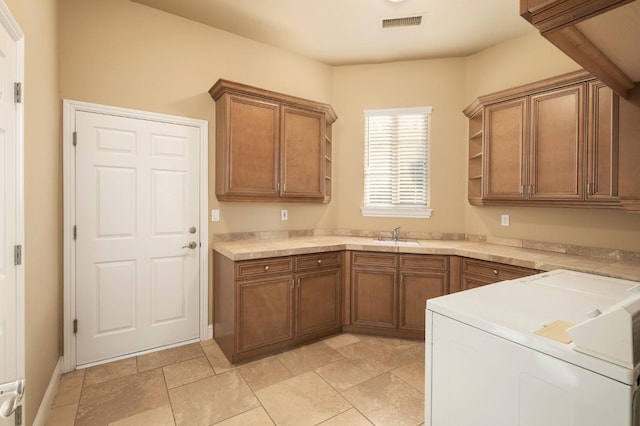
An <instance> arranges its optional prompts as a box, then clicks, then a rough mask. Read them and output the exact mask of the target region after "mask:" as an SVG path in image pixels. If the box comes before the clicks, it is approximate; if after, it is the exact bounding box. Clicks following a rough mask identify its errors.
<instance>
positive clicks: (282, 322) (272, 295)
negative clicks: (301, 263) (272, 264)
mask: <svg viewBox="0 0 640 426" xmlns="http://www.w3.org/2000/svg"><path fill="white" fill-rule="evenodd" d="M236 288H237V290H236V291H237V300H238V313H237V321H238V346H237V352H239V353H240V352H244V351H248V350H251V349H256V348H260V347H263V346H265V345H271V344H275V343H280V342H284V341H287V340H289V339H291V338H293V297H292V296H293V294H292V292H291V275H285V276H280V277H275V278H266V279H258V280H251V281H244V282H239V283H238V284H237V287H236Z"/></svg>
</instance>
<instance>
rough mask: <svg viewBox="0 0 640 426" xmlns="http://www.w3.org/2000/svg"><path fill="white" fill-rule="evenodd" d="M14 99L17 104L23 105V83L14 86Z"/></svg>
mask: <svg viewBox="0 0 640 426" xmlns="http://www.w3.org/2000/svg"><path fill="white" fill-rule="evenodd" d="M13 98H14V100H15V102H16V103H17V104H21V103H22V83H14V84H13Z"/></svg>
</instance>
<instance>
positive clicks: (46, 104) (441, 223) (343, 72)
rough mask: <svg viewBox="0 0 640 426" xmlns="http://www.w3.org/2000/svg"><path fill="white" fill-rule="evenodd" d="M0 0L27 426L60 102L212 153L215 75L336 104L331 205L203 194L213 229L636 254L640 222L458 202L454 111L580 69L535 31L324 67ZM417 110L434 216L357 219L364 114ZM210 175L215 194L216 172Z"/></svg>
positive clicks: (31, 2) (148, 23)
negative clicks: (500, 239)
mask: <svg viewBox="0 0 640 426" xmlns="http://www.w3.org/2000/svg"><path fill="white" fill-rule="evenodd" d="M5 1H6V2H7V4H8V6H9V8H10V9H11V11H12V12H13V14H14V16H15V17H16V19H17V20H18V22H19V24H20V26H21V27H22V30H23V31H24V32H25V34H26V80H25V83H26V89H25V93H26V99H25V127H26V132H25V166H26V172H25V181H26V188H25V196H26V210H27V212H26V245H25V249H26V267H25V269H26V286H27V295H26V296H27V325H26V326H27V383H28V389H29V390H28V393H27V395H28V396H27V404H28V405H27V419H26V423H27V424H30V423H31V422H32V420H33V416H34V415H35V411H36V410H37V408H38V406H39V404H40V401H41V399H42V396H43V394H44V391H45V389H46V386H47V383H48V381H49V379H50V378H51V374H52V372H53V369H54V367H55V363H56V360H57V358H58V356H59V353H60V349H59V341H60V334H61V327H60V324H59V322H60V318H61V305H62V301H61V297H60V294H61V286H62V284H61V281H62V279H61V264H62V261H61V258H62V251H61V240H62V238H61V223H62V214H61V191H62V184H61V178H60V176H61V167H62V164H61V154H60V152H61V150H60V99H61V98H67V99H74V100H80V101H86V102H94V103H102V104H108V105H115V106H120V107H128V108H137V109H143V110H150V111H157V112H162V113H167V114H175V115H182V116H188V117H193V118H199V119H205V120H208V121H209V124H210V134H209V137H210V145H211V146H212V145H213V143H214V140H215V139H214V131H215V122H214V102H213V100H212V99H211V98H210V97H209V95H208V93H207V90H208V89H209V88H210V87H211V86H212V85H213V84H214V83H215V81H216V80H217V79H218V78H226V79H230V80H235V81H239V82H243V83H247V84H251V85H255V86H259V87H263V88H266V89H270V90H275V91H279V92H283V93H287V94H291V95H295V96H301V97H306V98H310V99H314V100H317V101H323V102H330V103H332V104H333V106H334V108H335V110H336V112H337V114H338V116H339V119H338V121H337V123H336V125H335V130H334V140H335V144H334V145H335V162H334V165H335V169H334V177H335V186H334V200H333V201H332V202H331V203H330V204H328V205H304V204H262V203H255V204H244V203H219V202H218V201H217V200H216V199H215V195H213V193H212V191H210V192H211V193H210V196H209V208H210V209H213V208H219V209H220V210H221V221H220V222H219V223H211V225H212V226H211V230H210V233H226V232H239V231H252V230H267V231H268V230H280V229H287V230H290V229H310V228H349V229H368V230H383V229H384V230H386V229H391V228H392V227H394V226H398V225H401V226H403V229H404V230H408V231H411V230H416V231H432V232H468V233H475V234H490V235H498V236H505V237H515V238H529V239H537V240H548V241H558V242H567V243H576V244H583V245H593V246H603V247H615V248H621V249H630V250H640V215H635V216H634V215H630V214H625V213H622V212H616V211H593V210H577V209H532V208H528V209H526V208H505V209H498V208H488V207H485V208H476V207H470V206H469V205H468V203H467V202H466V183H465V182H466V173H467V171H466V159H465V158H466V152H467V141H466V137H467V135H466V134H467V130H466V128H467V126H466V119H465V118H464V116H463V115H462V112H461V111H462V109H463V108H464V107H465V106H466V105H467V104H468V103H469V102H471V100H472V99H473V98H475V97H476V96H478V95H482V94H486V93H490V92H492V91H496V90H500V89H504V88H507V87H511V86H514V85H518V84H523V83H528V82H530V81H534V80H538V79H542V78H545V77H549V76H552V75H556V74H560V73H563V72H567V71H571V70H573V69H576V65H575V64H574V63H572V62H571V61H570V60H568V59H566V58H565V57H564V56H563V55H562V54H560V53H558V52H557V51H556V50H555V48H553V47H552V46H550V45H549V44H548V43H547V42H546V41H544V40H543V39H541V38H540V37H539V36H537V35H536V34H535V32H532V33H531V34H528V35H526V36H523V37H521V38H519V39H516V40H512V41H509V42H506V43H503V44H501V45H498V46H496V47H494V48H491V49H488V50H486V51H484V52H481V53H479V54H476V55H474V56H472V57H469V58H466V59H440V60H429V61H415V62H399V63H393V64H386V65H366V66H345V67H336V68H331V67H329V66H327V65H324V64H320V63H318V62H315V61H312V60H309V59H306V58H304V57H301V56H297V55H294V54H290V53H287V52H284V51H282V50H279V49H275V48H272V47H269V46H266V45H263V44H260V43H256V42H253V41H249V40H246V39H243V38H240V37H236V36H233V35H230V34H228V33H225V32H222V31H218V30H215V29H212V28H209V27H206V26H204V25H201V24H197V23H194V22H190V21H187V20H185V19H182V18H178V17H175V16H172V15H168V14H165V13H162V12H159V11H156V10H154V9H150V8H147V7H145V6H142V5H140V4H137V3H134V2H131V1H129V0H59V1H56V0H5ZM58 6H59V7H58ZM58 13H59V20H58ZM58 27H59V34H58ZM58 37H59V39H58ZM58 41H59V43H58ZM58 46H59V47H58ZM58 60H59V61H60V68H59V70H58ZM417 105H431V106H433V108H434V110H433V111H434V112H433V123H432V124H433V128H432V142H433V145H432V149H431V158H432V170H431V180H432V205H433V208H434V215H433V217H432V218H431V219H421V220H418V219H401V220H395V219H375V218H362V217H361V216H360V211H359V208H360V206H361V202H362V154H363V153H362V143H363V141H362V129H363V118H362V110H363V109H365V108H388V107H403V106H417ZM212 153H213V150H211V154H212ZM213 160H214V159H213V155H211V164H213ZM210 176H211V177H210V188H214V182H213V178H212V176H213V166H212V167H211V170H210ZM281 208H287V209H288V210H289V216H290V219H289V221H287V222H281V221H280V219H279V216H280V215H279V211H280V209H281ZM500 213H509V214H511V215H512V226H511V227H510V228H502V227H500V226H499V214H500Z"/></svg>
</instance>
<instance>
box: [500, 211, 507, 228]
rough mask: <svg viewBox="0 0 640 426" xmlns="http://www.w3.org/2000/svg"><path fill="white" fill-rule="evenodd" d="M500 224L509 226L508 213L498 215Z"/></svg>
mask: <svg viewBox="0 0 640 426" xmlns="http://www.w3.org/2000/svg"><path fill="white" fill-rule="evenodd" d="M500 225H502V226H509V215H508V214H503V215H502V216H500Z"/></svg>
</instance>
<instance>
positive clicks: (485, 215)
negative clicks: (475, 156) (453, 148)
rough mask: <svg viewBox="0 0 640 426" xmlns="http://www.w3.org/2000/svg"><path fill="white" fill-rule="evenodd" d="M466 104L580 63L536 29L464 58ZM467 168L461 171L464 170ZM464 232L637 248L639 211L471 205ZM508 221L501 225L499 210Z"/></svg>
mask: <svg viewBox="0 0 640 426" xmlns="http://www.w3.org/2000/svg"><path fill="white" fill-rule="evenodd" d="M466 64H467V77H466V103H467V104H468V103H471V101H472V100H473V99H475V98H476V97H478V96H481V95H485V94H488V93H492V92H495V91H499V90H503V89H507V88H510V87H514V86H518V85H521V84H526V83H530V82H533V81H538V80H542V79H545V78H548V77H552V76H555V75H560V74H563V73H567V72H570V71H575V70H577V69H579V68H580V67H579V66H578V65H577V64H576V63H575V62H573V61H572V60H570V59H569V58H568V57H566V56H565V55H564V54H562V53H561V52H560V51H559V50H558V49H556V48H555V47H554V46H553V45H551V44H550V43H549V42H548V41H546V40H545V39H544V38H543V37H541V36H540V35H539V34H537V33H536V32H535V31H532V32H531V33H528V34H527V35H524V36H522V37H519V38H517V39H513V40H510V41H507V42H504V43H501V44H499V45H497V46H495V47H492V48H490V49H487V50H485V51H483V52H480V53H478V54H476V55H473V56H470V57H469V58H467V59H466ZM465 173H466V171H465ZM464 213H465V230H466V232H467V233H469V234H480V235H494V236H500V237H506V238H518V239H529V240H536V241H551V242H558V243H566V244H577V245H583V246H594V247H606V248H615V249H623V250H633V251H640V214H637V213H636V214H631V213H625V212H622V211H617V210H595V209H551V208H533V207H529V208H523V207H519V208H518V207H504V208H501V207H472V206H470V205H469V204H468V203H465V212H464ZM503 213H505V214H509V215H510V216H511V226H510V227H508V228H507V227H502V226H500V215H501V214H503Z"/></svg>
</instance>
